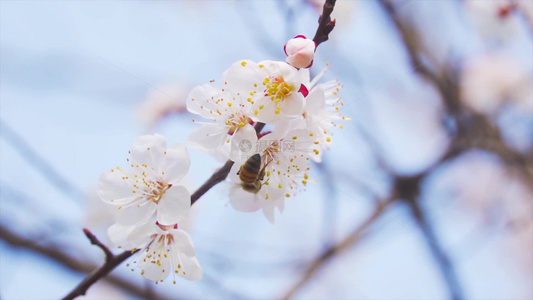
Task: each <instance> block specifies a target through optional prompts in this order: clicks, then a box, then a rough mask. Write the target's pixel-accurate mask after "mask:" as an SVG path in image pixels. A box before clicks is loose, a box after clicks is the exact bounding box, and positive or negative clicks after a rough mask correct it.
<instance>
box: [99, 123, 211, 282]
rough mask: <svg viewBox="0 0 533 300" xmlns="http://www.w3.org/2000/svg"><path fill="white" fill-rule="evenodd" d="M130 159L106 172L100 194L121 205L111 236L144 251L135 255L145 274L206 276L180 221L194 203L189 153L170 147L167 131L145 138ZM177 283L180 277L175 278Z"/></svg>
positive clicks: (125, 246) (158, 277)
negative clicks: (188, 183) (188, 182)
mask: <svg viewBox="0 0 533 300" xmlns="http://www.w3.org/2000/svg"><path fill="white" fill-rule="evenodd" d="M130 156H131V157H130V158H129V159H127V161H128V164H129V166H127V167H126V168H122V167H116V168H114V169H110V170H109V171H107V172H104V173H103V174H102V175H101V176H100V189H99V196H100V198H101V199H102V200H103V201H104V202H107V203H109V204H112V205H114V206H116V208H117V209H118V213H117V219H116V224H114V225H112V226H111V227H110V228H109V230H108V233H109V237H110V239H111V241H112V242H114V243H115V244H116V245H118V247H119V248H123V249H125V250H132V251H135V250H138V249H140V251H139V253H138V255H137V256H136V257H135V258H134V259H135V262H134V263H136V264H137V266H138V267H139V268H140V269H141V274H142V275H143V276H144V277H145V278H147V279H149V280H152V281H156V282H158V281H163V280H164V279H165V278H167V277H168V275H169V274H170V273H171V272H172V270H174V272H173V275H174V276H175V275H178V276H181V277H184V278H187V279H189V280H198V279H200V278H201V277H202V269H201V267H200V264H199V263H198V260H197V259H196V257H195V251H194V246H193V244H192V242H191V238H190V237H189V235H188V234H187V233H186V232H185V231H183V230H181V229H179V223H180V222H181V221H182V220H183V219H184V218H185V217H186V216H187V214H188V212H189V210H190V207H191V196H190V193H189V190H188V189H187V188H186V187H185V186H184V179H185V177H186V174H187V172H188V170H189V164H190V161H189V154H188V152H187V149H186V148H185V146H184V145H179V144H178V145H174V146H172V147H169V148H167V143H166V140H165V138H164V137H162V136H161V135H157V134H156V135H145V136H141V137H139V138H138V139H137V140H136V141H135V142H134V143H133V147H132V149H131V151H130ZM174 282H175V281H174Z"/></svg>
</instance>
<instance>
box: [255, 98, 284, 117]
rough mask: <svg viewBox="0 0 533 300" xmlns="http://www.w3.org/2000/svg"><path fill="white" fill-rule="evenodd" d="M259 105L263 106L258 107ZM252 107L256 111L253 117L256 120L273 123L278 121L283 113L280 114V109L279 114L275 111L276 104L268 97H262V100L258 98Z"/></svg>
mask: <svg viewBox="0 0 533 300" xmlns="http://www.w3.org/2000/svg"><path fill="white" fill-rule="evenodd" d="M281 104H282V103H280V105H281ZM261 106H262V107H263V108H262V109H259V107H261ZM254 107H255V111H257V114H256V115H255V119H256V120H257V121H258V122H263V123H274V122H276V121H279V120H280V119H281V118H282V117H284V116H283V115H281V111H280V114H276V113H275V112H276V107H277V104H276V103H275V102H274V101H272V100H270V98H263V99H262V100H258V101H257V102H256V103H255V104H254ZM254 113H255V112H254Z"/></svg>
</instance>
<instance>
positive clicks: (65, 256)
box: [0, 224, 162, 299]
mask: <svg viewBox="0 0 533 300" xmlns="http://www.w3.org/2000/svg"><path fill="white" fill-rule="evenodd" d="M0 239H2V240H3V241H5V242H6V243H8V244H10V245H11V246H13V247H17V248H24V249H27V250H30V251H32V252H35V253H37V254H40V255H42V256H44V257H47V258H49V259H51V260H53V261H56V262H58V263H60V264H61V265H63V266H64V267H66V268H68V269H70V270H73V271H76V272H83V273H88V272H90V271H91V270H94V269H95V268H97V267H98V266H96V265H94V264H92V263H89V262H85V261H80V260H78V259H77V258H76V257H74V256H72V254H70V252H68V251H64V250H63V248H62V247H59V246H57V247H56V246H52V245H48V246H44V245H40V244H37V243H35V241H34V240H32V239H28V238H24V237H21V236H19V235H18V234H17V233H15V232H13V231H11V230H9V229H8V228H7V227H5V226H3V225H1V224H0ZM105 280H106V281H108V282H110V283H111V284H113V285H115V286H117V287H119V288H121V289H122V290H124V291H126V292H128V293H131V294H133V295H137V296H139V297H144V295H145V290H144V289H143V288H141V287H139V286H138V285H137V284H134V283H132V282H130V281H128V280H125V279H123V278H121V277H119V276H116V275H109V276H107V277H106V278H105ZM161 298H162V297H161V296H160V295H155V296H154V299H161Z"/></svg>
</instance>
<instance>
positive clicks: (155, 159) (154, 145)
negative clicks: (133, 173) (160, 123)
mask: <svg viewBox="0 0 533 300" xmlns="http://www.w3.org/2000/svg"><path fill="white" fill-rule="evenodd" d="M166 148H167V141H166V140H165V138H164V137H163V136H162V135H159V134H152V135H143V136H140V137H138V138H137V139H136V140H135V142H133V146H132V148H131V151H130V152H131V162H132V163H133V164H138V165H141V164H146V165H148V166H149V167H151V168H155V169H156V171H157V170H159V166H160V165H161V162H162V158H163V155H164V153H165V150H166Z"/></svg>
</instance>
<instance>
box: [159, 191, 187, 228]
mask: <svg viewBox="0 0 533 300" xmlns="http://www.w3.org/2000/svg"><path fill="white" fill-rule="evenodd" d="M190 208H191V194H190V193H189V191H188V190H187V189H186V188H185V187H183V186H180V185H174V186H172V187H171V188H169V189H168V190H167V191H166V192H165V194H164V195H163V197H161V200H159V204H158V205H157V222H159V223H160V224H162V225H172V224H176V223H178V222H179V221H181V220H183V219H184V218H185V216H186V215H187V213H188V212H189V210H190Z"/></svg>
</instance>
